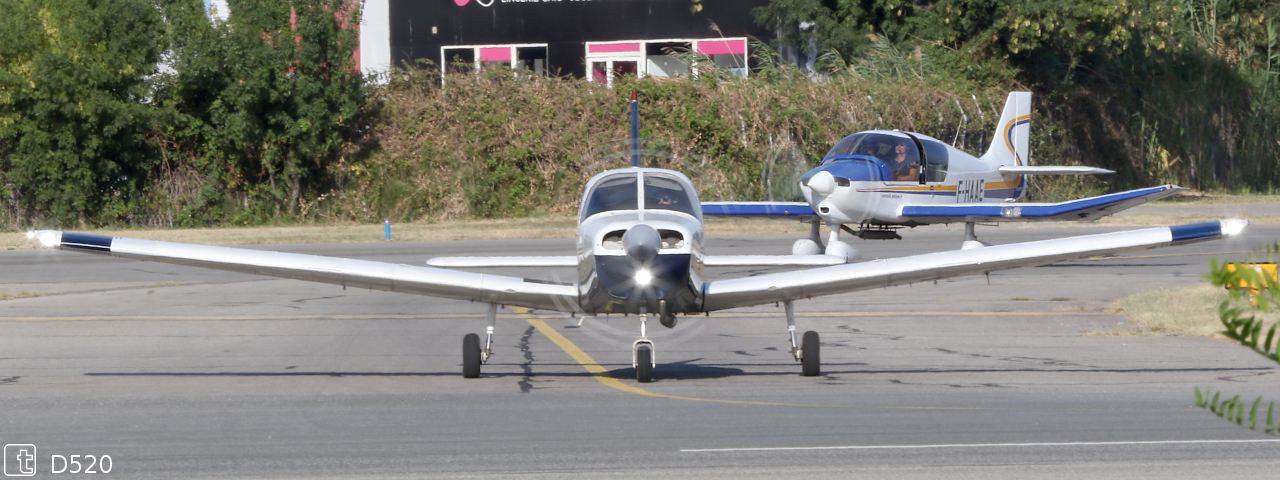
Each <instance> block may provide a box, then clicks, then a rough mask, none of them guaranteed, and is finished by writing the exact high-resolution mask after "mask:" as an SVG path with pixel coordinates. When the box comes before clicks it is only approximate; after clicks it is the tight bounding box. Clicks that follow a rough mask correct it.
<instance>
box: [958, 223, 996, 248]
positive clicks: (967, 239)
mask: <svg viewBox="0 0 1280 480" xmlns="http://www.w3.org/2000/svg"><path fill="white" fill-rule="evenodd" d="M990 246H991V244H990V243H987V242H984V241H982V240H978V235H977V234H975V233H974V231H973V222H965V223H964V243H962V244H960V249H961V250H973V249H975V248H982V247H990Z"/></svg>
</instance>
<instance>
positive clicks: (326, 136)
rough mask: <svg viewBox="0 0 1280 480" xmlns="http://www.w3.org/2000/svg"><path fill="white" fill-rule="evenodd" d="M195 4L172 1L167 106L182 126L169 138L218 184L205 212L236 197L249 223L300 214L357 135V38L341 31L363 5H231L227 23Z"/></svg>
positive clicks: (305, 1)
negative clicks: (210, 18) (172, 71)
mask: <svg viewBox="0 0 1280 480" xmlns="http://www.w3.org/2000/svg"><path fill="white" fill-rule="evenodd" d="M200 5H201V2H200V1H199V0H169V1H168V2H167V3H166V4H165V11H166V13H167V14H169V15H170V17H171V21H170V24H171V25H173V26H174V28H172V29H171V30H170V33H169V34H170V35H171V38H172V44H173V45H174V48H173V51H172V52H173V58H174V67H175V70H176V74H175V75H174V76H173V77H171V78H170V79H169V80H168V84H169V85H168V88H167V90H166V92H167V95H168V98H166V101H167V102H168V104H169V105H171V106H172V107H173V108H174V110H175V112H176V116H177V118H174V122H173V123H174V124H177V125H181V127H182V128H180V129H175V130H174V131H172V132H171V133H169V136H170V138H172V139H173V140H174V141H175V142H177V143H179V144H181V145H184V152H183V153H184V155H185V156H186V157H187V158H188V161H190V162H192V163H194V164H197V165H199V169H200V171H201V172H202V175H204V176H205V177H206V180H207V182H206V183H208V184H211V185H215V186H217V188H213V189H207V190H208V191H206V193H205V198H204V201H205V203H206V205H205V207H209V206H216V205H221V204H223V203H225V202H226V200H229V199H235V200H237V201H236V202H235V203H237V204H242V205H244V206H246V207H248V208H247V209H246V210H248V212H242V214H247V215H248V217H244V218H248V219H249V220H245V221H250V220H252V221H261V220H263V219H265V218H269V217H273V216H276V215H278V214H280V213H281V211H283V212H285V213H286V214H294V213H296V212H297V211H298V209H299V206H300V205H301V204H302V202H303V201H304V199H305V198H307V197H312V198H314V197H316V196H318V195H320V194H322V193H323V192H324V191H326V190H327V189H329V188H331V187H332V185H330V184H328V183H327V182H328V180H329V177H328V173H329V172H328V169H329V167H330V165H331V164H332V163H333V162H335V161H336V160H337V159H339V158H340V157H341V155H342V154H343V151H344V149H345V148H347V147H348V146H349V145H350V143H351V140H352V139H353V138H354V137H356V136H358V134H359V131H358V128H359V127H358V126H357V123H358V122H357V119H358V116H359V114H360V112H361V108H362V106H363V105H364V88H363V79H362V78H361V75H360V72H359V71H357V70H356V68H355V61H354V59H353V53H354V52H355V48H356V47H357V46H358V42H359V39H358V38H357V35H356V32H355V30H354V29H347V28H344V25H355V24H357V23H358V22H359V18H360V17H359V15H360V11H359V6H358V5H359V4H358V3H354V2H349V1H346V0H295V1H289V0H263V1H259V0H253V1H248V0H246V1H240V2H237V1H232V2H230V8H229V9H230V11H231V14H230V17H229V18H228V19H227V22H225V23H221V22H218V23H210V22H209V21H208V20H207V19H206V18H203V9H202V8H201V6H200ZM237 196H238V197H239V198H236V197H237ZM210 208H216V207H210ZM215 215H216V214H215ZM250 217H251V218H250ZM217 220H220V219H217Z"/></svg>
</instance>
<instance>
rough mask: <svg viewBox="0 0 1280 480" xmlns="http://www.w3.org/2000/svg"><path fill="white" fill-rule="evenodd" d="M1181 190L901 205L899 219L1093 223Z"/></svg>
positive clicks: (1162, 188)
mask: <svg viewBox="0 0 1280 480" xmlns="http://www.w3.org/2000/svg"><path fill="white" fill-rule="evenodd" d="M1179 190H1182V187H1179V186H1177V185H1161V186H1158V187H1151V188H1142V189H1138V190H1130V191H1127V192H1120V193H1112V194H1109V195H1101V196H1097V197H1089V198H1082V199H1079V200H1071V201H1069V202H1059V203H1004V204H999V203H956V204H951V205H904V206H903V207H902V213H901V216H903V217H907V218H908V219H911V220H915V221H917V222H920V223H959V222H1033V221H1065V220H1081V221H1084V220H1097V219H1099V218H1102V217H1105V216H1107V215H1111V214H1113V213H1116V212H1119V211H1121V210H1125V209H1129V208H1133V207H1136V206H1138V205H1142V204H1144V203H1147V202H1151V201H1155V200H1159V199H1162V198H1165V197H1170V196H1173V195H1176V194H1177V193H1178V191H1179Z"/></svg>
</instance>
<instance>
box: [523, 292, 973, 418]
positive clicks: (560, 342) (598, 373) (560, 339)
mask: <svg viewBox="0 0 1280 480" xmlns="http://www.w3.org/2000/svg"><path fill="white" fill-rule="evenodd" d="M512 310H515V311H516V312H518V313H520V314H522V315H525V318H526V320H528V321H529V325H533V327H534V328H537V329H538V331H539V332H542V334H543V335H545V336H546V337H547V338H549V339H551V341H552V342H553V343H555V344H556V346H558V347H560V349H561V350H564V353H567V354H569V356H570V357H573V359H574V361H577V362H578V363H579V364H580V365H582V368H585V369H586V370H587V372H588V373H590V374H591V376H592V377H594V378H595V379H596V381H599V382H600V383H602V384H604V385H605V386H607V387H609V388H613V389H617V390H621V391H624V392H627V393H634V394H636V395H644V396H646V397H657V398H670V399H674V400H687V401H691V402H714V403H733V404H739V405H769V406H781V407H828V408H850V407H848V406H845V405H800V404H794V403H778V402H753V401H747V400H720V399H715V398H697V397H684V396H680V395H667V394H664V393H655V392H650V391H648V390H645V389H643V388H640V387H634V386H631V385H627V384H625V383H622V382H621V381H620V380H618V379H616V378H613V377H611V376H609V371H608V370H606V369H605V368H604V367H603V366H601V365H600V363H599V362H597V361H595V359H593V358H591V355H587V352H584V351H582V349H581V348H578V346H577V345H574V344H573V342H571V341H569V339H567V338H565V337H564V335H561V334H560V332H557V331H555V329H553V328H551V326H550V325H547V322H545V321H543V320H542V319H541V318H539V317H537V316H536V315H533V314H531V313H529V310H528V309H525V308H521V307H512ZM901 408H920V409H928V408H932V407H901ZM956 410H961V409H960V408H957V409H956ZM963 410H979V409H978V408H972V409H970V408H964V409H963Z"/></svg>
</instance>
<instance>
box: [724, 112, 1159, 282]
mask: <svg viewBox="0 0 1280 480" xmlns="http://www.w3.org/2000/svg"><path fill="white" fill-rule="evenodd" d="M997 125H998V129H997V130H996V132H995V133H994V134H993V135H992V139H991V146H990V147H988V148H987V152H986V154H984V155H982V156H981V157H974V156H973V155H970V154H969V153H966V152H963V151H961V150H959V149H957V148H955V147H952V146H951V145H947V144H946V143H943V142H942V141H940V140H938V139H935V138H933V137H930V136H928V135H923V134H919V133H913V132H903V131H898V130H892V131H889V130H871V131H866V132H860V133H855V134H853V135H849V136H848V137H845V138H844V139H843V140H841V141H840V142H839V143H837V144H836V146H835V147H833V148H832V149H831V151H830V152H828V153H827V155H826V157H824V158H823V160H822V164H821V165H819V166H818V167H817V168H814V169H813V170H810V171H809V172H808V173H805V174H804V176H803V177H802V178H801V182H800V188H801V191H802V192H803V193H804V199H805V202H707V203H703V204H702V213H703V214H704V215H706V216H709V217H721V218H726V217H729V218H732V217H738V218H742V217H754V218H776V219H793V220H800V221H804V222H809V223H810V224H811V225H812V228H811V229H810V234H809V238H807V239H802V240H798V241H796V243H795V244H794V245H793V246H792V253H793V254H797V255H813V254H818V253H825V254H827V255H835V256H838V257H842V258H845V259H846V260H847V261H854V260H857V259H858V258H859V256H860V255H859V254H858V251H857V250H856V249H854V248H853V247H852V246H851V245H849V244H848V243H845V242H844V241H841V240H840V232H841V230H844V231H845V232H848V233H850V234H852V235H854V236H857V237H860V238H864V239H898V238H901V237H900V236H899V235H898V233H897V230H898V229H900V228H902V227H915V226H918V225H928V224H937V223H964V224H965V239H964V242H963V243H962V244H961V248H963V249H970V248H978V247H983V246H988V244H986V243H984V242H981V241H979V240H978V238H977V236H976V235H975V234H974V224H976V223H1003V222H1032V221H1066V220H1080V221H1085V220H1096V219H1099V218H1102V217H1104V216H1107V215H1111V214H1113V213H1116V212H1119V211H1121V210H1124V209H1127V208H1131V207H1134V206H1137V205H1141V204H1143V203H1146V202H1150V201H1154V200H1159V199H1161V198H1165V197H1168V196H1171V195H1174V194H1176V193H1177V192H1178V190H1180V188H1179V187H1177V186H1174V185H1161V186H1158V187H1151V188H1143V189H1139V190H1131V191H1127V192H1120V193H1113V194H1109V195H1102V196H1098V197H1091V198H1084V199H1080V200H1072V201H1069V202H1061V203H1015V202H1016V201H1017V200H1019V199H1021V198H1023V197H1024V196H1025V195H1026V193H1027V182H1028V176H1029V175H1093V174H1103V173H1114V172H1112V171H1111V170H1105V169H1101V168H1093V167H1082V166H1032V165H1030V163H1029V162H1028V159H1029V153H1030V145H1029V140H1028V138H1029V132H1030V130H1031V93H1030V92H1011V93H1009V98H1008V100H1007V101H1006V102H1005V106H1004V113H1003V114H1002V115H1001V117H1000V123H998V124H997ZM820 224H826V225H827V226H828V227H829V229H830V233H829V236H828V238H827V239H826V242H825V244H824V242H823V239H822V236H821V235H820V233H819V225H820ZM849 225H855V226H857V229H856V230H855V229H853V228H850V227H849Z"/></svg>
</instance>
